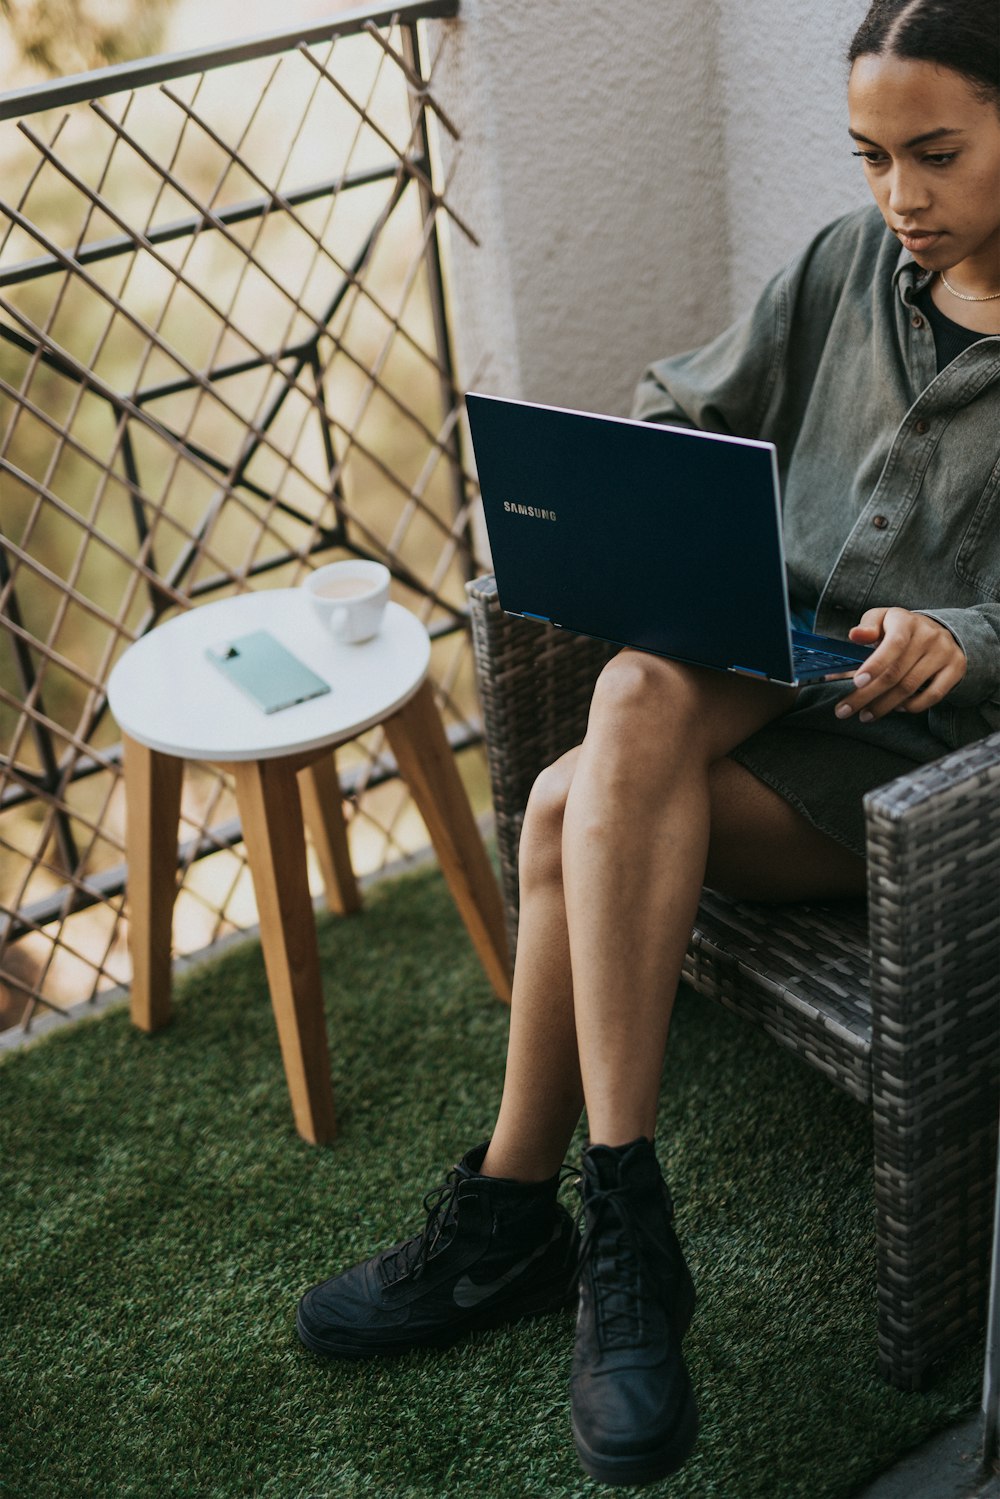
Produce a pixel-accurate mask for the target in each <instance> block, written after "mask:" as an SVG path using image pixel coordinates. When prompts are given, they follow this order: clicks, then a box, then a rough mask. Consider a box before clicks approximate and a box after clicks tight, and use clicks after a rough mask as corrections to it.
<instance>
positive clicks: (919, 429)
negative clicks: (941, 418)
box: [913, 417, 930, 437]
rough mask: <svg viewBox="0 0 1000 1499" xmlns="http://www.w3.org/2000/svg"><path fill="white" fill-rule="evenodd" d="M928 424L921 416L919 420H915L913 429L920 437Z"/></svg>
mask: <svg viewBox="0 0 1000 1499" xmlns="http://www.w3.org/2000/svg"><path fill="white" fill-rule="evenodd" d="M929 426H930V423H929V422H925V421H924V419H923V417H921V418H920V420H919V422H917V425H916V426H915V427H914V429H913V430H914V432H916V433H917V434H918V435H919V436H920V437H923V435H924V433H925V432H926V431H927V429H928V427H929Z"/></svg>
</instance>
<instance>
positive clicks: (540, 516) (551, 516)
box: [503, 500, 556, 520]
mask: <svg viewBox="0 0 1000 1499" xmlns="http://www.w3.org/2000/svg"><path fill="white" fill-rule="evenodd" d="M503 508H504V509H505V510H508V511H509V512H510V514H511V515H528V516H531V517H532V518H533V519H534V520H555V518H556V513H555V511H554V510H543V509H542V508H541V507H540V506H539V505H515V504H514V503H513V501H512V500H504V502H503Z"/></svg>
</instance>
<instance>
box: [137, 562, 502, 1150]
mask: <svg viewBox="0 0 1000 1499" xmlns="http://www.w3.org/2000/svg"><path fill="white" fill-rule="evenodd" d="M254 630H266V631H268V632H269V633H270V634H271V635H273V636H275V637H276V638H277V639H278V640H279V641H280V642H281V644H282V645H284V646H286V647H287V648H288V649H289V650H290V651H291V652H292V654H293V655H295V656H297V657H298V658H299V660H300V661H302V662H303V663H304V664H305V665H306V666H309V667H311V668H312V670H313V671H315V672H316V673H317V674H318V675H319V676H320V677H322V678H323V679H324V680H325V681H327V682H329V684H330V687H331V691H330V692H328V693H325V694H324V695H323V696H321V697H316V698H312V699H310V700H309V701H307V702H304V703H298V704H296V705H295V706H294V707H290V708H283V709H281V710H279V711H278V712H276V713H270V714H268V713H264V712H263V710H262V709H261V708H259V707H257V706H256V705H255V704H254V703H253V702H252V701H251V700H250V699H249V698H247V697H246V696H245V695H244V694H243V692H242V691H241V690H240V689H239V688H238V687H236V686H235V685H234V684H233V683H232V682H231V681H229V680H228V679H227V678H226V677H224V676H223V675H222V674H221V673H220V672H219V670H218V668H217V667H216V666H215V665H213V664H212V662H211V661H210V660H209V659H208V658H207V655H206V651H207V649H208V648H209V647H210V646H215V645H218V644H219V643H220V642H222V641H227V640H231V639H233V638H235V637H238V636H240V635H246V634H249V633H250V632H252V631H254ZM429 661H430V640H429V637H428V634H427V631H426V629H425V628H424V626H423V625H422V624H421V622H420V621H419V620H418V619H417V618H416V616H415V615H413V614H411V613H410V612H409V610H407V609H403V608H402V607H401V606H400V605H398V604H389V606H388V608H387V610H386V615H385V620H384V623H383V627H382V630H381V631H380V633H379V634H378V635H377V636H375V637H374V639H372V640H368V641H365V642H363V643H362V644H360V645H349V644H345V643H343V642H340V641H337V640H336V639H334V637H333V636H332V635H331V634H330V633H329V632H328V631H327V630H326V629H325V628H324V627H323V625H322V624H321V623H320V621H319V620H318V619H317V617H316V615H315V614H314V612H313V610H312V608H311V606H310V604H309V601H308V599H307V598H306V597H305V595H304V593H303V591H302V590H301V589H297V588H283V589H270V590H267V589H264V590H258V591H256V592H252V593H244V594H239V595H237V596H235V597H233V598H228V599H222V600H219V601H218V602H216V603H213V604H206V605H203V606H201V607H200V608H196V609H192V610H190V611H189V612H188V613H186V614H182V615H179V616H178V617H176V618H175V619H172V620H170V621H169V622H168V623H166V624H163V625H160V626H158V627H157V628H156V629H155V630H153V631H151V632H150V633H149V634H148V635H145V636H143V637H142V638H141V639H140V640H138V641H136V642H135V644H134V645H132V646H130V647H129V648H128V650H127V651H126V652H125V653H124V655H123V656H122V657H121V658H120V660H119V661H118V662H117V664H116V665H115V668H114V670H113V671H112V673H111V677H110V679H109V682H108V699H109V702H110V706H111V711H112V713H113V714H114V716H115V718H116V719H117V721H118V724H119V726H120V727H121V729H122V731H123V753H124V763H125V794H126V805H127V831H126V845H127V847H126V853H127V860H128V898H129V947H130V951H131V955H132V965H133V979H132V991H131V1010H132V1018H133V1020H134V1022H135V1024H136V1025H138V1026H140V1027H141V1028H142V1029H143V1030H146V1031H154V1030H158V1029H159V1028H160V1027H161V1026H163V1025H165V1024H166V1023H167V1021H168V1020H169V1018H170V936H171V925H172V914H173V901H174V893H175V881H176V872H177V826H178V821H179V818H180V795H181V777H182V773H183V766H184V761H185V760H207V761H211V762H212V763H213V764H216V765H220V766H222V767H224V768H225V769H226V770H227V771H228V772H230V773H231V774H232V776H233V778H234V781H235V786H236V799H237V804H238V807H239V813H240V820H241V823H242V830H243V838H244V842H245V844H246V849H247V859H248V862H249V865H250V872H251V875H252V877H253V882H254V890H255V894H256V897H257V907H258V911H259V914H260V935H261V945H262V947H263V951H264V962H265V967H266V970H267V977H268V984H269V987H270V991H271V1001H272V1005H273V1007H274V1015H275V1021H276V1023H277V1029H278V1038H279V1042H280V1045H281V1053H282V1059H283V1062H284V1067H285V1075H286V1078H287V1080H288V1089H289V1093H290V1095H291V1102H292V1110H293V1113H294V1117H295V1124H296V1128H297V1129H298V1131H299V1133H300V1134H301V1135H302V1136H303V1137H304V1138H305V1139H307V1140H309V1141H311V1142H313V1143H317V1144H318V1143H321V1142H324V1141H327V1140H330V1139H332V1138H333V1136H334V1134H335V1133H336V1120H335V1115H334V1107H333V1090H332V1085H331V1080H330V1062H329V1052H328V1049H327V1038H326V1025H325V1019H324V1015H323V1000H322V984H321V978H320V970H319V956H318V951H317V945H316V931H315V923H314V920H313V911H312V902H311V899H310V895H309V885H308V878H307V871H306V854H305V824H308V827H309V832H310V836H311V838H312V841H313V845H314V847H315V850H316V854H317V858H318V860H319V864H320V868H321V870H322V873H323V881H324V886H325V889H326V895H327V901H328V904H329V905H330V908H331V909H332V910H334V911H337V912H340V913H343V914H347V913H348V912H351V911H354V910H357V909H358V907H359V905H360V896H359V893H358V888H357V884H356V882H355V879H354V873H353V870H352V868H351V861H350V854H349V851H348V844H347V833H346V829H345V827H344V821H343V812H342V804H341V792H340V783H339V780H338V777H337V770H336V762H335V758H334V754H333V749H334V746H335V745H337V744H340V743H343V742H344V741H346V740H348V739H353V738H356V737H357V735H359V734H361V733H363V732H364V731H365V730H366V729H370V728H372V727H374V725H376V724H383V725H384V727H385V731H386V736H387V738H388V741H389V745H390V748H391V750H392V752H393V754H394V756H395V758H396V762H397V764H398V766H399V771H400V774H401V776H402V777H403V779H404V780H405V781H406V782H407V783H408V785H409V788H410V791H411V793H412V795H413V799H414V801H415V803H416V805H417V808H418V810H419V811H420V814H421V816H422V817H423V819H424V822H425V823H426V825H427V830H428V833H429V834H430V838H431V842H432V843H433V845H434V849H435V852H436V854H437V856H438V860H439V862H440V865H441V869H442V873H443V874H444V876H445V878H446V880H447V882H448V885H449V888H450V889H451V892H452V895H453V897H454V899H455V902H456V905H457V906H458V909H459V912H460V914H461V916H462V919H463V921H464V922H465V925H466V928H467V930H468V932H469V935H470V937H471V939H472V941H473V944H474V945H475V948H476V951H477V953H478V954H479V957H480V960H481V961H482V963H483V966H484V968H485V970H486V973H487V976H488V977H489V979H490V982H491V983H492V985H493V987H494V989H495V990H496V992H497V994H498V996H499V997H500V998H501V999H503V1000H505V1001H507V1002H509V1000H510V966H509V958H508V949H507V941H506V935H505V930H504V920H503V908H502V903H501V899H500V893H499V889H498V887H497V883H496V880H495V878H494V875H493V871H492V869H491V867H490V864H489V861H488V859H487V856H486V852H485V849H484V848H483V844H482V840H481V838H480V836H479V830H478V828H477V827H476V823H475V819H474V817H473V815H472V810H471V808H470V806H469V802H468V798H467V797H466V794H465V789H464V787H463V786H462V782H461V779H460V777H459V775H458V771H457V770H456V768H455V763H454V758H453V756H452V752H451V748H450V746H449V744H448V739H447V736H446V734H445V731H444V727H443V725H442V723H441V719H440V716H439V714H438V711H437V706H436V704H435V702H434V696H433V693H432V691H431V687H430V684H429V682H428V681H427V668H428V664H429Z"/></svg>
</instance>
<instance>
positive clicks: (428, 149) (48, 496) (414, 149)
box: [0, 0, 479, 1025]
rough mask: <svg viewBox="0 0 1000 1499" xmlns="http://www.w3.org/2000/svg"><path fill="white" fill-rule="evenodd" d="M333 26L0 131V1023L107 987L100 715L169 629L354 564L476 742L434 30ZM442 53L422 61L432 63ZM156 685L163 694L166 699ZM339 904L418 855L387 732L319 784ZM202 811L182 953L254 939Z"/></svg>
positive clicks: (407, 9) (107, 746) (140, 81)
mask: <svg viewBox="0 0 1000 1499" xmlns="http://www.w3.org/2000/svg"><path fill="white" fill-rule="evenodd" d="M456 10H457V0H426V3H418V4H407V5H402V6H400V7H399V8H398V9H397V10H396V11H395V12H392V13H389V12H378V13H371V12H368V13H362V12H360V11H351V12H347V13H343V14H341V15H339V16H337V17H336V18H334V19H332V20H331V21H330V22H328V23H326V24H324V25H314V26H311V27H309V28H305V29H302V28H300V29H299V30H297V31H294V32H287V33H283V34H277V33H275V34H272V35H269V36H267V37H263V38H257V39H254V40H252V41H248V42H246V43H244V44H242V45H240V46H231V47H216V48H212V49H210V50H207V51H205V52H202V53H199V54H192V53H185V54H182V55H177V56H170V57H161V58H155V59H149V60H146V61H144V62H141V63H137V64H127V65H124V66H120V67H115V68H108V69H103V70H100V71H98V72H94V73H90V74H85V75H81V76H79V77H77V78H71V79H64V80H62V81H60V82H58V83H56V84H53V85H51V86H43V87H40V88H32V89H27V90H23V91H21V92H20V93H15V94H8V95H6V96H3V97H2V98H0V121H4V122H6V123H3V124H0V139H2V150H3V159H4V162H5V172H4V185H3V201H0V215H2V217H0V486H2V501H0V1003H6V1007H7V1019H8V1022H9V1021H10V1019H11V1018H12V1017H15V1016H19V1017H20V1018H21V1023H22V1024H24V1025H27V1024H28V1023H29V1022H30V1019H31V1017H32V1015H33V1014H34V1013H35V1011H36V1009H37V1007H38V1006H39V1005H42V1006H47V1007H50V1008H57V1009H64V1008H66V1007H67V1006H68V1005H72V1004H76V1003H79V1002H80V1001H82V1000H86V999H88V998H92V997H93V996H95V995H96V994H97V993H98V992H99V991H101V990H102V989H105V988H107V987H109V986H115V985H118V984H120V983H122V982H124V981H127V978H128V964H127V959H126V955H125V949H124V941H123V926H124V923H123V900H124V890H125V882H126V870H125V866H124V828H123V820H124V806H123V794H122V788H121V784H120V746H119V742H118V732H117V729H116V727H115V725H114V722H113V721H112V720H111V719H110V717H109V714H108V712H107V699H106V695H105V683H106V681H107V678H108V675H109V672H110V669H111V667H112V666H113V664H114V662H115V660H116V659H117V657H118V656H119V655H120V653H121V652H122V650H124V649H125V647H126V646H127V645H128V643H129V642H130V641H132V640H134V639H136V638H137V637H138V636H139V635H141V634H142V633H143V632H145V631H147V630H149V629H150V628H152V627H153V626H154V625H155V624H156V623H157V622H158V621H160V620H161V619H162V618H164V617H165V616H169V615H170V614H171V612H174V611H177V610H180V609H187V608H189V607H191V606H192V605H193V604H195V603H197V602H199V601H201V600H204V599H207V598H211V597H219V596H222V595H224V594H226V593H227V592H233V591H236V590H241V589H246V588H251V587H255V586H269V585H270V586H287V585H290V584H294V583H295V582H297V581H298V580H299V579H301V577H302V576H303V574H304V573H305V571H306V569H307V568H309V567H310V566H312V565H315V564H316V563H318V562H325V561H329V560H332V559H333V558H335V557H337V556H344V555H355V556H363V557H375V558H378V559H379V560H382V561H384V562H386V563H387V564H388V565H389V567H390V568H391V570H392V573H393V576H394V578H395V580H396V583H395V594H396V597H397V598H398V599H399V600H400V601H401V602H403V603H406V604H408V605H409V606H410V607H412V608H414V609H415V610H416V612H417V613H418V614H420V615H421V617H422V618H423V619H424V620H425V621H426V623H427V625H428V627H429V629H430V631H431V634H432V637H433V639H434V650H433V658H432V674H433V676H434V680H435V683H436V686H437V688H438V691H439V695H440V698H441V702H442V706H443V708H444V711H445V714H446V718H447V722H448V727H449V733H450V735H451V737H452V741H453V744H454V746H455V748H456V750H458V749H461V748H463V747H467V746H472V745H475V744H477V743H478V741H479V732H478V725H477V723H476V720H475V710H474V700H473V691H472V686H471V669H470V665H469V655H468V647H467V635H466V630H465V610H464V593H463V585H464V582H465V580H466V579H467V578H468V577H470V576H472V575H474V573H475V572H476V571H477V561H476V558H475V555H474V545H473V538H472V533H471V531H470V526H469V516H470V506H471V503H472V501H473V499H474V495H475V489H474V485H473V484H472V481H471V480H470V478H469V475H468V474H467V472H466V467H465V464H464V461H463V453H462V439H461V429H460V425H459V411H460V403H459V400H458V397H457V392H456V388H455V379H454V374H453V365H452V353H451V340H450V332H449V327H448V321H447V316H446V308H445V298H444V291H443V284H442V231H443V229H444V226H445V225H447V226H448V228H449V229H453V230H456V231H457V232H460V233H465V234H468V233H469V232H470V231H469V230H468V229H467V227H466V226H465V225H464V224H463V223H462V222H461V220H460V218H459V217H458V215H457V214H456V213H455V212H454V211H453V210H452V208H451V207H450V205H449V202H448V197H447V184H442V182H441V180H440V174H439V172H438V169H437V166H436V163H435V158H434V151H433V132H434V131H435V130H439V129H443V130H446V131H449V132H451V133H452V134H454V131H453V129H452V126H451V123H450V121H449V119H448V117H447V115H446V114H445V112H444V111H443V110H442V109H441V107H440V106H439V105H438V104H437V103H436V101H435V98H434V93H433V78H434V69H435V65H436V61H437V58H436V57H434V58H432V57H430V56H429V55H428V38H427V36H426V28H425V27H424V26H423V24H422V23H423V21H424V20H425V19H427V18H431V17H443V16H450V15H453V14H455V12H456ZM447 41H448V32H447V28H441V38H440V41H439V44H438V45H439V47H440V46H444V45H447ZM170 690H171V684H169V683H164V691H170ZM340 763H341V766H342V769H343V789H344V793H345V796H346V797H347V799H348V802H349V815H350V818H351V836H352V844H353V847H354V853H355V859H356V862H359V864H360V867H361V869H362V870H371V869H373V868H378V867H380V866H381V865H382V864H384V863H385V862H386V861H387V860H390V859H394V858H396V857H398V855H399V854H400V852H407V851H410V850H411V849H412V848H413V847H414V846H415V844H417V843H419V842H421V841H422V840H423V835H422V830H421V829H420V827H419V822H418V820H417V819H416V814H415V813H414V812H413V810H412V808H411V807H410V805H409V803H408V800H407V797H406V794H405V790H404V788H403V787H402V785H401V783H399V782H398V781H395V780H394V779H393V768H392V765H391V762H390V761H389V760H388V759H387V757H386V756H385V754H384V752H383V743H382V739H381V736H380V734H379V733H378V732H376V733H373V734H369V735H367V736H365V737H364V738H363V739H362V740H360V741H358V742H357V743H356V744H354V745H353V746H351V747H350V748H349V750H347V751H345V753H344V754H343V755H342V756H341V758H340ZM239 841H240V829H239V824H238V822H237V820H236V817H235V807H234V803H233V800H232V795H231V791H230V788H229V786H228V784H227V782H226V780H225V778H224V777H222V776H221V775H219V774H217V773H215V772H213V771H211V770H209V769H208V768H204V769H198V770H197V771H195V772H193V773H191V774H189V775H188V777H187V780H186V790H185V801H184V807H183V813H182V846H181V849H180V863H179V871H178V878H179V894H178V905H177V914H176V924H175V941H176V944H177V947H178V950H179V951H190V950H195V949H198V948H201V947H204V946H206V945H208V944H210V943H211V942H212V941H214V940H215V939H216V938H217V937H219V936H220V935H222V934H224V933H226V932H227V931H230V930H232V929H234V928H240V927H243V926H245V925H247V924H248V923H250V922H252V921H253V919H254V907H253V902H252V894H251V892H250V890H249V888H248V884H247V876H246V871H245V863H244V860H243V858H242V855H241V850H240V847H239Z"/></svg>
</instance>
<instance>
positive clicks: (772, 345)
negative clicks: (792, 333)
mask: <svg viewBox="0 0 1000 1499" xmlns="http://www.w3.org/2000/svg"><path fill="white" fill-rule="evenodd" d="M785 281H786V273H782V275H781V276H778V277H776V278H775V279H774V280H773V281H772V282H771V283H770V284H769V285H768V286H767V287H766V288H765V290H764V292H763V293H762V295H761V296H760V298H759V299H758V301H757V303H756V305H755V306H754V307H753V308H751V310H750V311H749V312H747V313H745V314H744V316H743V317H741V318H740V319H739V320H738V321H737V322H736V323H734V324H733V325H732V326H731V327H730V328H727V329H726V331H725V332H724V333H721V334H719V336H718V337H717V338H715V339H713V340H712V342H711V343H709V344H706V345H705V346H704V347H703V348H700V349H694V350H692V351H691V352H689V353H686V354H675V355H672V356H671V357H669V358H667V359H660V360H658V361H657V362H656V363H655V364H651V365H650V366H649V368H648V369H647V370H646V372H645V374H644V375H643V377H642V380H641V381H640V382H639V386H638V389H637V390H636V393H635V399H634V401H633V403H632V415H633V417H636V418H637V419H638V420H640V421H648V422H662V423H664V424H665V425H667V426H686V427H697V428H699V429H700V430H701V431H703V432H718V433H721V434H722V435H724V436H728V437H757V436H759V435H760V429H761V425H762V422H763V416H764V413H765V412H766V410H767V406H768V402H769V398H770V395H771V392H772V390H773V386H774V382H775V378H776V375H777V372H778V371H779V370H780V367H781V363H782V359H783V356H784V339H783V336H782V330H783V326H784V325H786V324H787V317H786V315H785V304H786V301H787V291H786V287H785Z"/></svg>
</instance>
